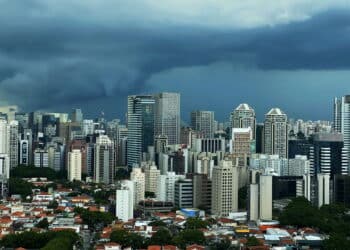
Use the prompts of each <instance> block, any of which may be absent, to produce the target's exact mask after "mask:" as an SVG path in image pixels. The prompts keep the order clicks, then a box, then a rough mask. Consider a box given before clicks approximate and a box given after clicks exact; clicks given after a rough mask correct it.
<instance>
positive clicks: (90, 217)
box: [74, 208, 115, 229]
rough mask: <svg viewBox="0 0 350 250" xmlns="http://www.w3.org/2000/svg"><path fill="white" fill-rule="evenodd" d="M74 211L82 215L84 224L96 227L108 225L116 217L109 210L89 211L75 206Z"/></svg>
mask: <svg viewBox="0 0 350 250" xmlns="http://www.w3.org/2000/svg"><path fill="white" fill-rule="evenodd" d="M74 212H75V213H77V214H79V215H80V216H81V218H82V219H83V222H84V224H87V225H88V226H89V227H90V228H95V229H96V227H102V226H107V225H109V224H111V223H112V221H113V220H114V219H115V217H114V216H113V215H112V214H111V213H109V212H96V211H89V210H87V209H82V208H75V209H74Z"/></svg>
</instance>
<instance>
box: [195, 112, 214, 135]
mask: <svg viewBox="0 0 350 250" xmlns="http://www.w3.org/2000/svg"><path fill="white" fill-rule="evenodd" d="M191 127H192V128H193V129H194V130H196V131H200V132H202V133H203V136H204V138H212V137H214V132H215V129H214V112H213V111H200V110H197V111H192V112H191Z"/></svg>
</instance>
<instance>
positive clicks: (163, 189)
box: [156, 172, 185, 202]
mask: <svg viewBox="0 0 350 250" xmlns="http://www.w3.org/2000/svg"><path fill="white" fill-rule="evenodd" d="M180 179H185V176H184V175H177V174H175V172H167V173H166V174H164V175H160V176H159V178H158V189H157V192H156V196H157V199H158V200H160V201H170V202H174V200H175V182H176V181H178V180H180Z"/></svg>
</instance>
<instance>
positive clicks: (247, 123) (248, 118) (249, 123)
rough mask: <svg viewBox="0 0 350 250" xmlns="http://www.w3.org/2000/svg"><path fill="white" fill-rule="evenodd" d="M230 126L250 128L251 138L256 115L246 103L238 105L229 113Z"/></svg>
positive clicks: (253, 132)
mask: <svg viewBox="0 0 350 250" xmlns="http://www.w3.org/2000/svg"><path fill="white" fill-rule="evenodd" d="M231 127H232V128H251V130H252V135H253V139H255V134H256V133H255V131H256V116H255V111H254V109H253V108H252V107H250V106H249V105H248V104H246V103H242V104H240V105H238V107H237V108H236V109H235V110H234V111H233V112H232V113H231Z"/></svg>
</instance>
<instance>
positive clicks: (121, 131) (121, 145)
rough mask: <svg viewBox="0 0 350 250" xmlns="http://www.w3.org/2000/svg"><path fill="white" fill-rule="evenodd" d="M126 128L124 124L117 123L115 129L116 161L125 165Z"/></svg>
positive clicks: (120, 164) (119, 164)
mask: <svg viewBox="0 0 350 250" xmlns="http://www.w3.org/2000/svg"><path fill="white" fill-rule="evenodd" d="M127 142H128V129H127V127H126V126H125V125H121V124H120V125H119V126H118V130H117V163H118V166H126V165H127V151H128V149H127V148H128V143H127Z"/></svg>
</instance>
